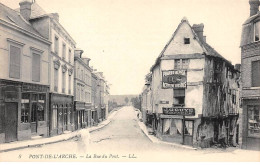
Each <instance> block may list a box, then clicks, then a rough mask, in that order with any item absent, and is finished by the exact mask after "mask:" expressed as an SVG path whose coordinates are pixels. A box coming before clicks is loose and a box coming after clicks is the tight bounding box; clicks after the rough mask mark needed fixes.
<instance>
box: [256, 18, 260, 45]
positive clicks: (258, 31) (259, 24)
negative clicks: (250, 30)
mask: <svg viewBox="0 0 260 165" xmlns="http://www.w3.org/2000/svg"><path fill="white" fill-rule="evenodd" d="M259 34H260V21H259V22H256V23H255V41H259Z"/></svg>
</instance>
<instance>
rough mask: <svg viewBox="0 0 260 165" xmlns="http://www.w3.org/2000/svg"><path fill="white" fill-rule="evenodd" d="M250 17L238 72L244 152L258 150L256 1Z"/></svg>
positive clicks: (259, 31)
mask: <svg viewBox="0 0 260 165" xmlns="http://www.w3.org/2000/svg"><path fill="white" fill-rule="evenodd" d="M249 4H250V17H249V18H248V19H247V20H246V21H245V23H244V24H243V29H242V38H241V44H240V46H241V66H242V68H241V70H242V100H243V103H242V105H243V137H242V140H243V144H242V148H244V149H253V150H260V12H259V4H260V2H259V0H249Z"/></svg>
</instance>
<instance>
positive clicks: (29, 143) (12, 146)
mask: <svg viewBox="0 0 260 165" xmlns="http://www.w3.org/2000/svg"><path fill="white" fill-rule="evenodd" d="M117 112H118V110H115V111H114V110H113V111H111V113H109V116H108V118H107V119H106V120H104V121H102V122H101V123H99V124H98V125H97V126H93V127H90V128H86V130H88V131H89V132H93V131H96V130H98V129H101V128H103V127H104V126H106V125H108V124H109V123H110V122H111V120H112V119H113V117H114V116H115V115H116V113H117ZM82 130H84V129H81V130H77V131H74V132H70V131H67V132H65V133H64V134H61V135H57V136H53V137H47V138H40V139H31V140H26V141H15V142H11V143H3V144H0V153H1V152H7V151H12V150H17V149H23V148H27V147H34V146H38V145H43V144H52V143H57V142H61V141H65V140H69V139H72V138H74V137H76V136H81V133H82Z"/></svg>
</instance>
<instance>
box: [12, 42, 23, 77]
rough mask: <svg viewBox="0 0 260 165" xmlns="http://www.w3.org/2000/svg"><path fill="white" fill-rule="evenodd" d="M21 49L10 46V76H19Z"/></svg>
mask: <svg viewBox="0 0 260 165" xmlns="http://www.w3.org/2000/svg"><path fill="white" fill-rule="evenodd" d="M20 61H21V49H20V48H18V47H15V46H12V45H11V46H10V73H9V76H10V77H11V78H20Z"/></svg>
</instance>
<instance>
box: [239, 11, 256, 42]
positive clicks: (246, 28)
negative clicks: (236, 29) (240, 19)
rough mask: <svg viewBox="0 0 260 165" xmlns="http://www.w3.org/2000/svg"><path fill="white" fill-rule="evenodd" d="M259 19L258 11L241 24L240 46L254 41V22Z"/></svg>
mask: <svg viewBox="0 0 260 165" xmlns="http://www.w3.org/2000/svg"><path fill="white" fill-rule="evenodd" d="M259 19H260V12H258V13H257V14H255V15H253V16H251V17H249V18H248V19H247V20H246V21H245V22H244V24H243V27H242V35H241V42H240V46H244V45H247V44H250V43H252V42H253V41H254V23H255V22H256V21H257V20H259Z"/></svg>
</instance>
